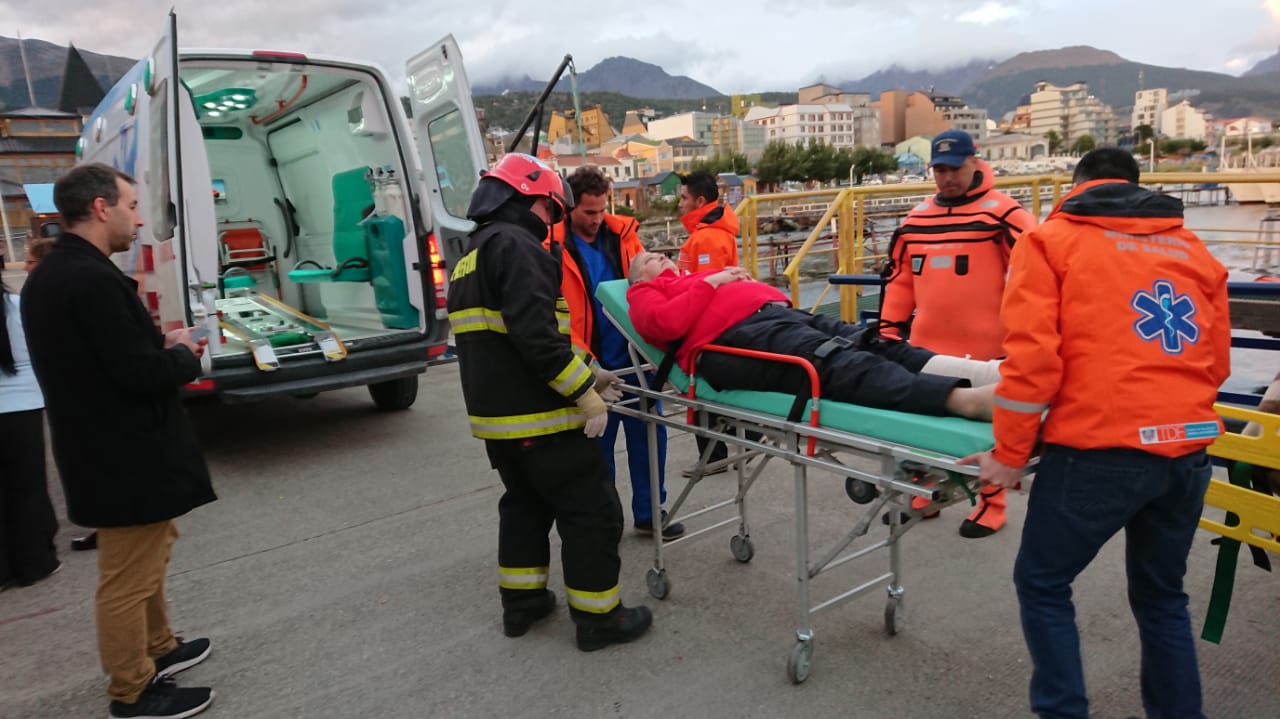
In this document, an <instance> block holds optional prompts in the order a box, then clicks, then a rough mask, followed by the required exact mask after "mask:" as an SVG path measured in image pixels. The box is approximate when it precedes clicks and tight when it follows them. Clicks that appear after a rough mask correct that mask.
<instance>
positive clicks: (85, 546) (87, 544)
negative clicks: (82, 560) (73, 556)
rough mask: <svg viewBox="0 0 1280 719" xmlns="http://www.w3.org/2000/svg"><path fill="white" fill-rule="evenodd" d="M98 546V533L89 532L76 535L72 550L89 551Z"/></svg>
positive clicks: (72, 542)
mask: <svg viewBox="0 0 1280 719" xmlns="http://www.w3.org/2000/svg"><path fill="white" fill-rule="evenodd" d="M97 548H98V533H97V532H89V533H88V534H86V535H84V536H83V537H75V538H73V539H72V540H71V551H73V552H89V551H92V550H94V549H97Z"/></svg>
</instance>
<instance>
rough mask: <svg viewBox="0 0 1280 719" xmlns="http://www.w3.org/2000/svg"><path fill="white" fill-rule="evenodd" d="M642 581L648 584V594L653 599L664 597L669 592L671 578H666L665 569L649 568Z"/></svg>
mask: <svg viewBox="0 0 1280 719" xmlns="http://www.w3.org/2000/svg"><path fill="white" fill-rule="evenodd" d="M644 583H645V584H646V585H648V587H649V594H650V596H652V597H653V598H654V599H666V598H667V595H668V594H670V593H671V580H670V579H667V570H665V569H650V570H649V573H648V574H646V575H645V577H644Z"/></svg>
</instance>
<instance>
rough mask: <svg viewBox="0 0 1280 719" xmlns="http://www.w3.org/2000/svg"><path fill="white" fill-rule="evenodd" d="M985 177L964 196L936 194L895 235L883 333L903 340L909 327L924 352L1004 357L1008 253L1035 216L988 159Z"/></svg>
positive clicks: (981, 170)
mask: <svg viewBox="0 0 1280 719" xmlns="http://www.w3.org/2000/svg"><path fill="white" fill-rule="evenodd" d="M978 173H979V174H978V183H977V185H976V186H975V187H974V188H973V189H972V190H970V191H969V192H968V193H967V194H965V195H964V197H960V198H956V199H954V200H948V199H945V198H942V197H938V196H936V195H935V196H934V197H931V198H929V199H928V200H925V201H924V202H922V203H920V204H919V205H917V206H916V207H915V208H913V209H912V210H911V212H909V213H908V214H907V217H906V219H904V220H903V222H902V225H901V226H900V227H898V229H897V230H896V231H895V232H894V234H893V240H892V241H891V242H890V244H889V259H890V262H891V264H890V265H889V267H888V268H887V270H886V273H887V278H888V283H887V284H886V285H885V288H884V297H883V304H882V306H881V308H880V333H881V335H883V336H885V337H890V338H893V339H902V338H903V336H904V334H903V332H902V329H903V328H905V327H907V326H910V327H911V332H910V339H911V344H913V345H916V346H917V347H924V348H925V349H930V350H933V351H934V352H937V353H939V354H947V355H955V356H957V357H964V356H966V355H967V356H970V357H972V358H974V359H979V360H989V359H995V358H997V357H999V356H1000V342H1001V340H1003V339H1004V330H1003V328H1002V327H1001V325H1000V295H1001V294H1002V293H1003V291H1004V282H1005V275H1006V273H1007V271H1008V267H1009V251H1010V250H1011V249H1012V248H1013V244H1014V241H1015V240H1017V238H1018V237H1020V236H1021V235H1022V233H1023V232H1025V231H1027V230H1028V229H1030V228H1031V227H1033V226H1034V225H1035V218H1034V217H1032V216H1031V213H1029V212H1027V211H1026V210H1024V209H1023V208H1022V205H1019V204H1018V201H1017V200H1014V199H1013V198H1011V197H1009V196H1008V195H1006V194H1004V193H1003V192H999V191H998V190H996V189H995V186H994V184H993V181H994V180H993V178H994V174H995V173H994V172H993V171H992V169H991V166H990V165H988V164H987V163H986V162H985V161H983V160H978ZM912 312H914V313H915V319H914V320H913V319H912V316H911V315H912Z"/></svg>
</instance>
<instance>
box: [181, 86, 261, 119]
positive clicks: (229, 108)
mask: <svg viewBox="0 0 1280 719" xmlns="http://www.w3.org/2000/svg"><path fill="white" fill-rule="evenodd" d="M257 102H258V94H257V91H256V90H253V89H252V88H247V87H225V88H222V89H221V90H214V91H213V92H210V93H208V94H206V95H201V96H199V97H197V98H196V105H197V106H199V108H200V112H201V113H202V114H205V115H209V116H210V117H221V116H222V115H224V114H228V113H232V112H239V111H240V110H248V109H249V108H251V107H253V106H254V105H255V104H257Z"/></svg>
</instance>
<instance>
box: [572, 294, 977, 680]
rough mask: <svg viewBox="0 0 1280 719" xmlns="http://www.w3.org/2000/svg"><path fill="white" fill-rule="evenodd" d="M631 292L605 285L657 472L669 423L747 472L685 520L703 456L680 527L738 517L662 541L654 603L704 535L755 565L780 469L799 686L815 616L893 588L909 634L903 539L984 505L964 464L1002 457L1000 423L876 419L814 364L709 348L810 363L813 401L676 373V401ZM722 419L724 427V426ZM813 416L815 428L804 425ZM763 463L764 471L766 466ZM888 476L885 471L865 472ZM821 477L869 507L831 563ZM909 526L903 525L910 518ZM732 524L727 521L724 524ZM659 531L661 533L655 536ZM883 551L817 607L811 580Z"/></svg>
mask: <svg viewBox="0 0 1280 719" xmlns="http://www.w3.org/2000/svg"><path fill="white" fill-rule="evenodd" d="M626 292H627V282H626V280H615V281H611V282H602V283H600V285H599V287H598V289H597V292H596V295H597V297H598V298H599V299H600V301H601V304H602V306H603V308H604V311H605V313H606V315H608V317H609V319H610V321H612V322H613V323H614V325H616V326H617V327H618V328H619V329H620V330H621V331H622V333H623V334H624V335H626V337H627V339H628V350H629V352H630V354H631V359H632V363H633V365H634V372H633V373H632V374H631V375H629V377H632V378H635V379H633V380H629V381H628V384H627V387H625V391H627V392H629V393H632V394H634V395H636V399H633V400H628V401H624V402H619V403H616V404H614V405H613V407H612V411H614V412H617V413H620V414H625V415H628V416H632V417H638V418H640V419H642V420H644V421H645V423H646V424H647V425H648V435H649V462H650V466H657V448H656V432H657V427H658V425H664V426H666V427H667V428H669V429H671V430H675V431H686V432H691V433H693V434H696V435H698V436H701V437H707V438H710V439H712V440H720V441H722V442H724V443H725V444H726V445H728V446H729V447H730V451H731V454H730V456H729V458H728V459H726V460H721V461H720V462H718V463H717V464H718V465H722V466H730V467H736V471H737V485H736V488H735V491H734V493H733V496H732V497H729V498H725V499H721V500H719V501H712V502H711V503H710V504H708V505H706V506H704V507H702V508H699V509H697V510H694V511H690V512H687V513H684V514H682V513H681V508H682V507H683V506H684V505H685V502H686V500H687V499H688V498H689V495H690V492H691V491H692V490H693V488H694V487H695V486H697V485H698V483H699V482H700V480H701V479H702V477H703V475H704V473H705V472H706V471H707V470H708V469H709V466H708V458H709V455H710V452H711V447H712V445H711V444H708V446H707V450H706V451H705V452H704V453H703V455H702V457H701V458H700V459H699V461H698V465H697V467H696V468H695V469H694V472H693V475H692V477H691V478H690V479H689V481H688V483H687V484H686V485H685V487H684V488H683V489H682V490H681V491H680V493H679V495H678V497H677V498H676V499H675V501H674V502H673V503H672V504H671V507H670V510H669V517H668V519H667V521H668V522H672V521H676V520H683V521H686V522H688V521H689V520H692V519H696V518H698V517H701V516H703V515H706V514H709V513H712V512H717V511H719V510H729V509H732V510H733V516H731V517H729V518H727V519H725V518H721V519H719V520H718V521H710V520H709V526H704V527H700V528H697V529H696V530H691V531H689V532H688V533H686V534H685V535H684V536H683V537H682V538H680V539H677V540H675V541H672V542H666V543H665V547H664V542H660V541H657V542H654V543H653V545H654V566H653V568H652V569H650V570H649V572H648V574H647V576H646V584H647V586H648V589H649V593H650V594H652V595H653V596H654V597H655V598H657V599H663V598H665V597H666V596H667V595H668V593H669V592H670V591H671V582H670V580H669V579H668V577H667V573H666V568H665V564H664V553H665V551H666V549H669V548H674V547H675V546H677V545H679V544H680V543H682V542H684V541H686V540H689V539H692V538H694V537H697V536H700V535H703V534H706V533H708V532H711V531H714V530H717V529H719V528H721V527H725V526H729V525H736V527H737V532H736V534H734V536H733V537H732V538H731V540H730V542H729V546H730V550H731V551H732V553H733V556H734V558H735V559H737V560H738V561H739V562H743V563H746V562H749V561H751V558H752V556H753V555H754V553H755V549H754V546H753V545H752V542H751V532H750V527H749V523H748V518H747V492H748V490H749V489H750V488H751V486H752V484H753V483H754V482H755V480H756V479H757V478H758V477H759V476H760V474H761V472H762V471H763V469H764V467H765V466H766V465H767V464H768V463H769V462H770V461H772V460H775V459H776V460H779V461H783V462H786V463H788V464H790V465H791V467H792V469H793V471H794V478H795V548H796V580H797V597H796V602H797V605H798V606H797V610H798V611H797V617H798V622H797V627H796V643H795V645H794V647H793V648H792V650H791V652H790V654H789V655H788V659H787V674H788V676H789V677H790V679H791V681H792V682H794V683H797V684H799V683H801V682H803V681H804V680H805V679H807V678H808V676H809V670H810V665H811V661H812V658H813V649H814V632H813V629H812V626H811V622H810V619H811V617H812V616H813V615H814V614H816V613H818V612H820V611H823V610H825V609H830V608H832V607H835V606H837V605H840V604H843V603H845V602H846V601H849V600H851V599H853V598H855V597H858V596H861V595H863V594H866V593H868V592H872V591H875V590H877V589H879V588H881V587H883V588H884V591H886V593H887V594H888V598H887V600H886V603H885V608H884V622H885V629H886V631H888V633H889V634H891V635H892V634H897V633H898V632H899V631H900V630H901V629H902V628H903V625H904V620H905V616H904V613H903V598H904V595H905V591H906V590H905V589H904V588H903V586H902V584H901V582H900V578H901V569H900V567H901V560H902V558H901V552H900V540H901V538H902V536H903V535H904V534H905V533H906V532H907V531H908V530H909V529H911V528H912V527H914V526H915V525H916V524H918V521H917V520H918V518H919V517H920V516H921V515H922V514H924V513H931V512H933V511H935V510H937V509H940V508H941V507H945V506H947V505H950V504H953V503H956V502H960V501H965V500H967V501H970V502H973V501H975V498H976V493H977V476H976V475H977V468H975V467H970V466H960V465H958V464H956V460H957V459H958V458H960V457H963V456H965V455H968V454H972V453H974V452H979V451H983V450H987V449H990V448H991V447H992V446H993V444H994V441H993V439H992V434H991V425H990V424H989V423H985V422H974V421H971V420H966V419H961V418H958V417H929V416H924V415H916V414H908V413H904V412H894V411H889V410H879V409H871V408H868V407H862V406H858V405H852V404H846V403H840V402H834V401H831V400H826V399H821V396H820V389H821V388H820V387H819V386H818V380H817V374H816V372H815V371H814V369H813V367H812V365H809V363H808V362H806V361H804V360H801V359H798V358H795V357H788V356H780V355H768V354H766V353H753V352H750V351H747V350H740V349H735V348H718V347H716V346H715V345H709V346H707V347H705V348H703V350H702V351H704V352H709V351H721V352H729V353H733V354H744V355H748V356H752V357H766V358H769V359H773V360H777V361H784V362H791V363H793V364H802V365H807V368H806V369H807V372H808V374H809V376H810V378H811V387H812V394H811V396H809V397H802V398H797V397H794V396H792V395H789V394H784V393H780V392H756V391H747V390H724V391H717V390H714V389H713V388H712V387H711V386H710V385H709V384H707V382H706V381H705V380H703V379H700V378H696V377H695V378H690V377H689V376H687V375H686V374H685V373H684V372H682V371H681V370H680V369H679V368H673V369H672V370H671V375H670V378H669V380H670V383H671V384H672V385H674V387H675V391H663V388H662V387H652V386H650V385H649V381H648V380H647V379H646V375H645V373H644V372H643V370H644V368H645V367H646V366H657V365H659V364H660V363H661V362H662V360H663V358H664V356H665V353H664V352H663V351H661V350H659V349H658V348H657V347H654V346H653V345H650V344H649V343H647V342H645V341H644V340H643V339H641V338H640V336H639V335H638V334H637V333H636V331H635V328H634V327H633V326H632V324H631V320H630V317H629V315H628V312H627V300H626ZM658 400H661V401H663V402H666V403H667V405H668V406H669V407H671V406H675V407H679V408H683V409H684V410H685V413H686V415H687V421H682V420H681V419H680V418H679V417H678V414H679V412H677V413H676V415H675V416H672V417H668V416H666V415H665V414H663V413H658V412H656V411H655V409H654V408H655V407H656V402H657V401H658ZM713 417H714V420H713V419H712V418H713ZM799 417H803V418H804V419H799ZM757 460H758V461H757ZM871 466H874V467H877V469H875V470H871V469H866V468H865V467H871ZM811 469H812V470H820V471H822V472H824V473H829V474H834V475H835V476H836V477H838V478H843V479H844V482H845V491H846V493H847V494H848V496H849V498H850V499H851V500H853V501H854V502H856V503H858V504H862V505H868V506H867V508H866V511H865V512H864V513H863V515H862V516H861V518H859V519H858V520H857V521H855V522H854V523H853V525H852V527H850V528H849V529H848V531H847V532H846V533H845V535H844V536H843V537H841V538H840V539H839V540H838V541H837V542H835V544H834V545H832V546H830V547H829V548H827V549H826V550H825V551H823V552H821V553H819V552H815V551H811V548H810V536H809V535H810V531H809V508H808V481H809V470H811ZM649 481H650V484H651V485H652V486H651V487H650V496H651V497H652V499H651V501H652V503H653V507H652V509H653V514H652V516H653V517H655V518H657V517H660V516H661V514H660V511H661V510H660V508H659V506H658V503H659V501H660V500H659V488H658V486H657V484H658V475H657V473H656V472H654V473H651V475H650V478H649ZM914 497H922V498H925V499H928V500H930V502H931V504H930V505H929V506H927V507H924V508H922V509H921V510H919V511H916V512H912V511H911V500H912V498H914ZM886 510H888V512H889V517H890V525H889V532H888V536H887V537H884V538H882V539H879V540H877V541H873V542H870V543H869V544H868V545H867V546H865V547H862V548H860V549H856V550H855V549H851V545H853V544H854V542H855V541H856V540H858V539H860V538H862V537H863V536H864V535H866V534H867V533H868V531H869V529H870V527H871V526H872V524H873V521H877V520H878V517H879V515H880V514H881V513H882V512H884V511H886ZM904 512H905V513H907V516H908V517H909V519H908V520H907V521H906V522H903V521H902V516H901V513H904ZM721 516H723V515H721ZM655 533H656V532H655ZM879 550H888V554H889V567H888V570H887V571H885V572H883V573H881V574H879V575H878V576H876V577H874V578H872V579H869V580H867V581H865V582H863V583H862V584H859V585H857V586H854V587H852V588H850V589H847V590H845V591H842V592H840V593H838V594H836V595H834V596H832V597H830V598H827V599H825V600H822V601H818V602H817V603H814V602H813V600H812V599H811V598H810V581H811V580H812V579H814V578H815V577H817V576H818V575H819V574H821V573H825V572H827V571H829V570H832V569H835V568H836V567H839V566H841V565H843V564H846V563H848V562H851V561H853V560H856V559H859V558H861V557H864V556H866V555H869V554H871V553H873V552H876V551H879Z"/></svg>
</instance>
